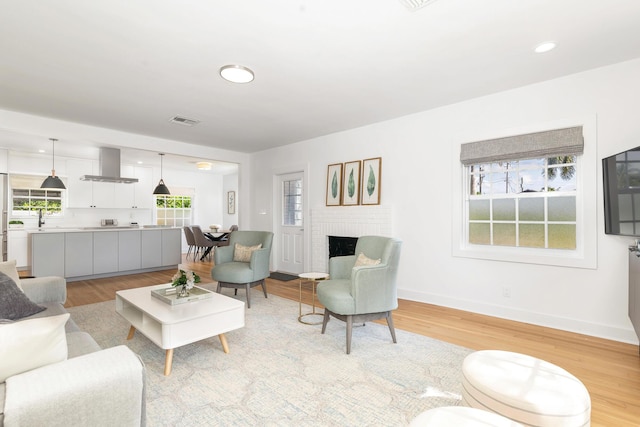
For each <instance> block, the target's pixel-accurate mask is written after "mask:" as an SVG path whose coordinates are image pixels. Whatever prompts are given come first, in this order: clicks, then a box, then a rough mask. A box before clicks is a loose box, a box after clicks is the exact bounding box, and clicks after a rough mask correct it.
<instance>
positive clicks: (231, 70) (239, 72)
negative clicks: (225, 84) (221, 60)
mask: <svg viewBox="0 0 640 427" xmlns="http://www.w3.org/2000/svg"><path fill="white" fill-rule="evenodd" d="M220 76H221V77H222V78H223V79H225V80H227V81H230V82H232V83H249V82H251V81H253V77H254V76H253V71H251V70H250V69H248V68H247V67H243V66H242V65H225V66H224V67H222V68H220Z"/></svg>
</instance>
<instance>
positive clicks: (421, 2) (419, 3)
mask: <svg viewBox="0 0 640 427" xmlns="http://www.w3.org/2000/svg"><path fill="white" fill-rule="evenodd" d="M434 1H436V0H400V3H402V4H403V5H405V6H406V7H407V9H409V10H411V11H415V10H418V9H421V8H423V7H425V6H427V5H429V4H431V3H433V2H434Z"/></svg>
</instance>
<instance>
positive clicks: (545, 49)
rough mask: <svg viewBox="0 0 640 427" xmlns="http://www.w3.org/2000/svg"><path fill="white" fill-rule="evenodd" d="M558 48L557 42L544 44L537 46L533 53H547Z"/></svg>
mask: <svg viewBox="0 0 640 427" xmlns="http://www.w3.org/2000/svg"><path fill="white" fill-rule="evenodd" d="M555 47H556V42H544V43H540V44H539V45H537V46H536V47H535V48H534V49H533V51H534V52H535V53H545V52H549V51H550V50H553V49H555Z"/></svg>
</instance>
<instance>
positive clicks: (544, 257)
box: [453, 245, 597, 269]
mask: <svg viewBox="0 0 640 427" xmlns="http://www.w3.org/2000/svg"><path fill="white" fill-rule="evenodd" d="M453 256H455V257H460V258H473V259H483V260H490V261H503V262H516V263H523V264H540V265H553V266H558V267H573V268H587V269H596V268H597V262H596V259H595V257H588V256H585V254H584V253H582V252H581V251H579V250H561V249H535V248H515V247H499V246H481V245H466V246H460V247H458V248H455V247H454V249H453Z"/></svg>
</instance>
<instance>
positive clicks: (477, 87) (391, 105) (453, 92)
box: [0, 0, 640, 153]
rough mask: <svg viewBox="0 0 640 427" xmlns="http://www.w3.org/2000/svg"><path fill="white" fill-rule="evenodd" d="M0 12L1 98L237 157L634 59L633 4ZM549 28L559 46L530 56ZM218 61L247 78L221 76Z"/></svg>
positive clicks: (247, 1) (204, 2)
mask: <svg viewBox="0 0 640 427" xmlns="http://www.w3.org/2000/svg"><path fill="white" fill-rule="evenodd" d="M0 11H1V12H0V108H1V109H5V110H11V111H18V112H25V113H30V114H35V115H40V116H47V117H53V118H57V119H62V120H66V121H72V122H80V123H85V124H90V125H94V126H100V127H105V128H112V129H118V130H122V131H126V132H132V133H138V134H144V135H151V136H156V137H161V138H166V139H172V140H179V141H185V142H190V143H195V144H199V145H205V146H212V147H218V148H223V149H229V150H235V151H242V152H249V153H250V152H256V151H260V150H264V149H268V148H271V147H275V146H281V145H285V144H289V143H293V142H297V141H301V140H306V139H310V138H313V137H317V136H321V135H326V134H330V133H333V132H337V131H341V130H345V129H350V128H354V127H358V126H363V125H367V124H370V123H374V122H378V121H382V120H387V119H392V118H395V117H399V116H402V115H407V114H410V113H414V112H418V111H423V110H427V109H431V108H434V107H438V106H443V105H447V104H451V103H455V102H459V101H463V100H466V99H470V98H474V97H478V96H483V95H487V94H490V93H494V92H498V91H502V90H507V89H510V88H515V87H519V86H523V85H527V84H531V83H534V82H539V81H543V80H548V79H551V78H556V77H559V76H563V75H567V74H572V73H576V72H579V71H582V70H587V69H592V68H596V67H600V66H605V65H608V64H612V63H616V62H621V61H625V60H630V59H634V58H638V57H640V24H639V23H640V1H638V0H609V1H601V0H600V1H598V0H482V1H480V0H437V1H435V2H432V3H431V4H430V5H428V6H426V7H424V8H422V9H420V10H418V11H409V10H408V9H407V8H405V7H404V6H403V5H402V4H401V3H400V1H399V0H298V1H294V0H244V1H221V0H183V1H175V0H135V1H132V0H108V1H107V0H91V1H86V0H56V1H42V0H19V1H16V0H0ZM547 40H554V41H557V43H558V47H557V48H556V49H555V50H553V51H551V52H549V53H546V54H535V53H533V50H532V49H533V47H534V46H535V45H537V44H538V43H540V42H543V41H547ZM226 64H241V65H244V66H247V67H250V68H251V69H253V70H254V71H255V74H256V78H255V80H254V81H253V82H251V83H248V84H232V83H229V82H226V81H224V80H222V79H221V78H220V76H219V75H218V70H219V68H220V67H221V66H223V65H226ZM175 115H181V116H184V117H187V118H191V119H195V120H200V121H201V123H200V124H198V125H196V126H194V127H185V126H181V125H177V124H173V123H170V121H169V119H170V118H172V117H173V116H175ZM0 127H1V124H0Z"/></svg>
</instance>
